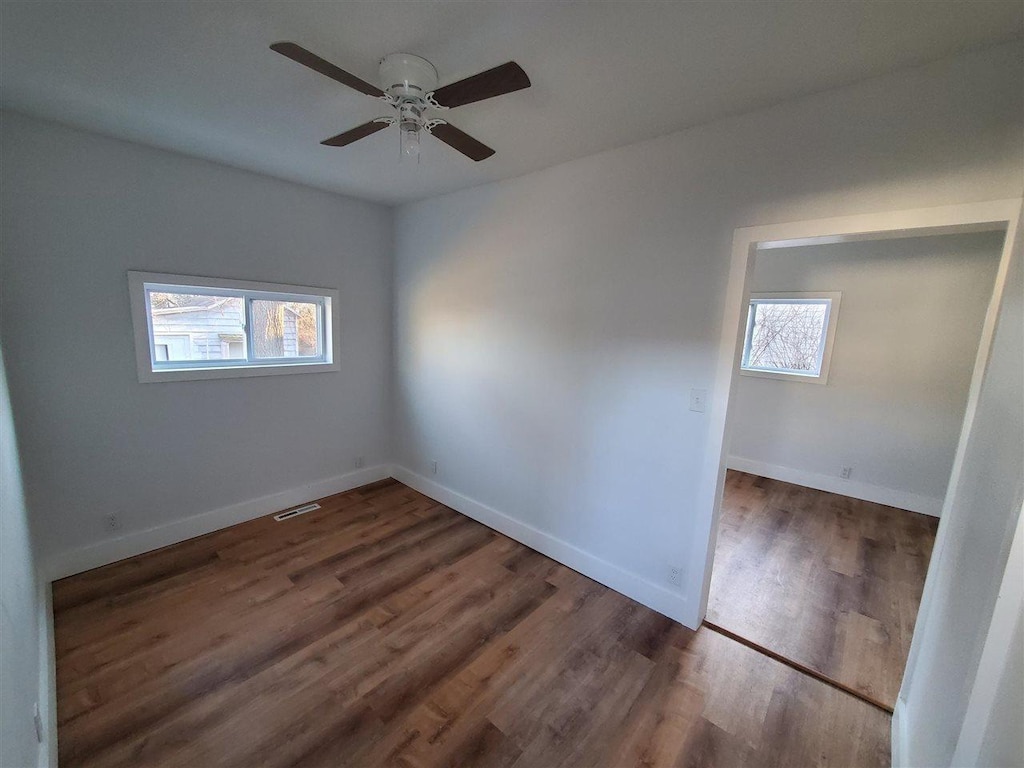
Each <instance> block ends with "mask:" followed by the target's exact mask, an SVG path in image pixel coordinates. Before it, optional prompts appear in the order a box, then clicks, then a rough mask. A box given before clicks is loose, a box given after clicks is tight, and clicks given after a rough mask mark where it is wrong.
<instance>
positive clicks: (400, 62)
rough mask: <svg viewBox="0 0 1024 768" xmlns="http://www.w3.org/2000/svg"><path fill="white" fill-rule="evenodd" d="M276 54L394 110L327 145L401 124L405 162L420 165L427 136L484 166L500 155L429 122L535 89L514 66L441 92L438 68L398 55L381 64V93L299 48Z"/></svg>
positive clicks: (443, 123)
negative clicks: (439, 113) (433, 112)
mask: <svg viewBox="0 0 1024 768" xmlns="http://www.w3.org/2000/svg"><path fill="white" fill-rule="evenodd" d="M270 49H271V50H272V51H274V52H276V53H279V54H281V55H282V56H286V57H287V58H289V59H291V60H292V61H294V62H296V63H298V64H301V65H302V66H304V67H308V68H309V69H312V70H313V71H315V72H319V73H320V74H322V75H325V76H327V77H329V78H331V79H332V80H336V81H338V82H339V83H341V84H342V85H347V86H348V87H349V88H352V89H353V90H356V91H359V92H360V93H364V94H366V95H367V96H372V97H373V98H375V99H380V100H381V101H383V102H384V103H386V104H387V105H388V106H389V107H391V108H392V109H393V110H394V111H393V113H392V115H384V116H381V117H376V118H374V119H373V120H371V121H370V122H368V123H364V124H363V125H359V126H356V127H355V128H350V129H349V130H347V131H344V132H342V133H339V134H337V135H336V136H331V137H330V138H328V139H325V140H324V141H322V142H320V143H321V144H323V145H324V146H328V147H345V146H348V145H349V144H351V143H353V142H355V141H359V140H360V139H364V138H366V137H367V136H371V135H373V134H375V133H377V131H381V130H384V129H385V128H387V127H388V126H390V125H395V124H397V125H398V127H399V142H400V143H399V148H400V155H399V157H400V158H409V159H412V158H415V159H416V162H417V163H419V155H420V136H421V135H422V134H423V133H424V132H425V133H429V134H431V135H432V136H434V137H435V138H437V139H438V140H440V141H442V142H444V143H445V144H447V145H448V146H449V147H451V148H452V149H454V150H456V151H457V152H461V153H462V154H463V155H465V156H466V157H468V158H469V159H470V160H474V161H477V162H479V161H480V160H486V159H487V158H488V157H490V156H491V155H493V154H494V150H493V149H491V148H490V147H488V146H487V145H486V144H483V143H481V142H479V141H477V140H476V139H474V138H473V137H472V136H470V135H469V134H467V133H465V132H464V131H460V130H459V129H458V128H456V127H455V126H454V125H452V124H451V123H449V122H448V121H447V120H443V119H441V118H431V117H429V114H430V111H431V110H438V111H444V110H448V109H452V108H454V107H459V106H462V105H464V104H473V103H475V102H478V101H483V100H485V99H492V98H494V97H495V96H501V95H503V94H506V93H512V92H514V91H518V90H521V89H523V88H529V87H530V78H529V77H527V76H526V73H525V72H524V71H523V68H522V67H520V66H519V65H518V64H516V63H515V62H514V61H508V62H505V63H504V64H500V65H498V66H497V67H491V68H490V69H488V70H485V71H483V72H478V73H477V74H475V75H471V76H470V77H465V78H463V79H461V80H456V81H455V82H454V83H448V84H447V85H445V86H444V87H443V88H440V89H438V87H437V85H438V78H437V70H436V69H435V68H434V65H433V64H431V63H430V62H429V61H427V60H426V59H424V58H423V57H421V56H414V55H413V54H411V53H392V54H388V55H387V56H385V57H384V58H383V59H381V60H380V67H379V75H380V83H381V87H380V88H378V87H377V86H375V85H373V84H371V83H368V82H366V81H365V80H363V79H362V78H360V77H357V76H356V75H353V74H352V73H351V72H346V71H345V70H343V69H342V68H341V67H338V66H337V65H335V64H332V63H331V62H329V61H327V60H325V59H322V58H320V57H319V56H317V55H316V54H315V53H313V52H312V51H308V50H306V49H305V48H303V47H302V46H301V45H299V44H297V43H292V42H288V41H282V42H278V43H273V44H272V45H271V46H270Z"/></svg>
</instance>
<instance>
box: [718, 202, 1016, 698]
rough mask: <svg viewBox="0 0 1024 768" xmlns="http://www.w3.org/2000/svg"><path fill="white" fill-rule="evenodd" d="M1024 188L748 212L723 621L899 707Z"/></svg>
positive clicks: (741, 254) (738, 307) (721, 436)
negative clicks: (753, 216) (912, 203)
mask: <svg viewBox="0 0 1024 768" xmlns="http://www.w3.org/2000/svg"><path fill="white" fill-rule="evenodd" d="M1019 207H1020V203H1019V201H1000V202H995V203H988V204H975V205H967V206H950V207H948V208H941V209H925V210H919V211H907V212H900V213H895V214H888V215H885V216H877V217H872V216H863V217H845V218H843V219H832V220H822V221H818V222H802V223H797V224H786V225H770V226H766V227H754V228H747V229H743V230H737V233H736V239H735V241H734V254H733V268H732V273H731V276H730V284H729V294H728V299H727V311H726V323H725V325H724V327H723V341H722V349H721V354H720V361H719V370H718V374H719V376H718V378H717V384H716V389H715V395H714V399H713V403H715V404H717V405H718V406H719V407H718V408H717V410H716V409H713V411H712V413H713V416H712V425H711V426H712V433H711V435H712V441H713V442H714V441H716V440H720V442H719V443H717V444H716V445H714V446H713V447H714V448H715V450H713V451H712V454H713V455H712V457H711V458H710V459H709V466H708V467H707V471H706V481H707V489H706V490H707V493H708V495H709V507H710V508H712V509H713V510H714V514H713V516H711V519H710V521H709V530H708V539H707V545H708V548H707V552H706V560H705V562H706V568H705V571H704V574H703V576H704V580H703V583H702V584H701V588H702V592H701V594H702V602H701V609H702V610H701V618H702V619H703V620H704V621H705V623H707V624H708V625H710V626H711V628H713V629H716V630H718V631H721V632H723V633H725V634H728V635H730V636H732V637H734V638H735V639H738V640H740V641H741V642H745V643H747V644H748V645H751V646H753V647H756V648H758V649H759V650H762V651H763V652H766V653H768V654H769V655H771V656H774V657H776V658H778V659H780V660H782V661H784V662H786V663H788V664H789V665H790V666H793V667H795V668H798V669H800V670H801V671H803V672H805V673H807V674H810V675H813V676H815V677H818V678H819V679H822V680H824V681H825V682H828V683H830V684H832V685H834V686H835V687H838V688H841V689H842V690H845V691H847V692H848V693H850V694H852V695H855V696H857V697H858V698H861V699H863V700H865V701H868V702H870V703H872V704H874V705H875V706H876V707H879V708H881V709H885V710H887V711H889V712H892V711H893V709H894V707H895V705H896V702H897V699H898V695H899V691H900V686H901V683H902V679H903V675H904V666H905V664H906V662H907V658H908V654H909V652H910V646H911V638H912V635H913V631H914V627H915V622H916V619H917V616H918V613H919V605H920V603H921V600H922V595H924V599H925V600H927V579H926V574H927V572H928V564H929V556H930V555H931V552H932V548H933V546H941V543H942V536H943V531H944V529H945V528H947V527H948V526H947V521H946V517H947V516H948V515H949V513H950V509H949V507H950V505H949V504H948V503H947V500H948V499H950V498H952V496H953V492H954V490H955V488H956V485H957V482H958V477H959V469H960V466H959V465H960V461H961V458H962V454H963V450H964V446H965V441H966V437H967V435H968V434H969V432H970V426H971V421H972V418H973V412H974V408H975V407H976V404H977V397H978V391H979V388H980V382H981V379H982V377H983V375H984V370H985V363H986V362H987V359H988V354H989V348H990V346H991V342H992V336H993V333H994V326H995V317H996V315H997V313H998V309H999V305H1000V301H1001V298H1002V289H1003V284H1004V283H1005V277H1006V270H1007V267H1008V263H1009V254H1010V241H1011V240H1012V234H1013V233H1012V229H1013V227H1014V226H1015V223H1016V220H1017V216H1018V211H1019ZM1008 235H1009V236H1008ZM719 430H720V431H719ZM922 610H923V609H922Z"/></svg>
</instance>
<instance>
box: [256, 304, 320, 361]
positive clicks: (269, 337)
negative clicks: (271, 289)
mask: <svg viewBox="0 0 1024 768" xmlns="http://www.w3.org/2000/svg"><path fill="white" fill-rule="evenodd" d="M320 337H321V333H320V305H319V304H314V303H312V302H302V301H269V300H265V299H254V300H253V302H252V350H253V355H254V356H255V357H256V358H260V359H266V358H276V357H319V356H320V354H321V351H320Z"/></svg>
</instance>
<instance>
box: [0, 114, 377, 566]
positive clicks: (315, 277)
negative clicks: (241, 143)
mask: <svg viewBox="0 0 1024 768" xmlns="http://www.w3.org/2000/svg"><path fill="white" fill-rule="evenodd" d="M2 131H3V134H2V141H3V144H2V152H3V154H2V162H3V174H4V184H3V190H2V195H3V197H2V209H3V220H2V230H0V235H2V240H3V265H2V268H3V287H2V291H3V293H2V300H3V327H2V332H3V344H4V349H5V351H6V353H7V355H8V366H9V368H8V373H9V376H10V389H11V400H12V403H13V406H14V415H15V422H16V424H17V427H18V432H19V438H20V441H21V445H22V466H23V470H24V477H25V491H26V497H27V500H28V504H29V508H30V509H31V510H33V514H34V515H35V516H36V517H37V518H38V521H39V527H38V531H39V542H38V543H39V546H40V548H41V555H42V556H43V557H45V558H46V559H47V561H48V562H53V563H54V564H55V565H54V567H55V568H56V572H58V573H60V572H62V571H63V572H66V571H68V570H79V569H81V568H82V567H87V566H88V565H96V564H98V563H97V562H89V558H85V559H84V560H83V559H82V558H77V559H76V557H74V556H72V553H74V552H76V551H79V550H80V548H82V547H85V546H87V545H90V544H95V543H98V542H103V541H105V540H109V539H110V537H111V535H110V534H109V533H108V532H106V531H105V530H104V525H103V518H104V516H105V515H106V514H108V513H112V512H113V513H117V514H118V515H120V516H121V519H122V521H123V529H122V531H121V533H122V534H126V535H127V536H128V540H129V542H128V544H126V545H124V546H122V547H120V548H117V547H115V548H113V549H111V548H109V547H107V548H104V547H102V546H101V547H100V549H101V550H102V551H100V552H99V553H98V554H95V553H94V554H95V557H94V559H95V558H99V559H101V560H102V559H116V558H117V557H118V556H124V555H126V554H131V553H132V552H131V549H132V548H136V549H137V548H138V547H139V546H141V547H142V548H143V549H145V548H149V547H151V546H157V545H160V544H164V543H169V542H168V540H167V539H168V538H170V539H171V540H174V539H176V538H184V537H187V536H188V535H195V533H197V532H201V531H200V530H199V528H197V527H196V526H195V525H189V524H185V525H179V526H177V527H175V526H173V525H172V526H171V528H164V529H160V530H165V531H168V533H167V534H166V535H164V536H148V535H147V536H142V537H141V538H136V539H132V536H133V535H136V536H137V535H139V532H141V531H145V530H147V529H152V528H153V527H158V526H168V525H169V524H173V523H175V522H178V523H180V522H181V521H182V520H185V519H190V516H193V515H197V514H199V513H205V512H208V511H210V510H219V509H222V508H225V507H228V508H229V510H233V511H232V512H231V514H227V515H220V516H216V515H215V516H214V517H215V518H216V519H215V520H213V521H212V523H211V522H210V521H207V523H206V525H207V527H209V525H213V527H217V525H223V524H226V523H227V522H231V521H233V518H232V515H235V516H237V515H238V514H240V513H239V511H238V509H237V508H235V507H231V505H235V504H238V503H241V502H247V501H249V500H252V499H258V498H261V497H265V496H267V495H268V494H277V493H279V492H281V491H285V490H287V489H292V488H296V487H300V490H299V491H298V493H297V497H296V498H291V497H289V499H288V500H282V499H281V497H275V498H276V499H277V502H274V503H277V504H278V506H277V507H274V506H273V505H272V504H271V506H270V509H262V510H260V511H263V512H269V511H273V509H275V508H280V507H282V506H287V505H288V504H289V503H297V502H298V501H301V500H303V499H302V498H301V497H302V491H301V487H302V486H308V484H311V483H315V482H316V481H320V480H324V479H327V478H337V477H338V476H341V475H344V474H345V473H348V472H351V471H352V469H353V465H354V459H355V457H357V456H363V457H364V458H365V463H366V466H367V467H372V466H374V465H380V464H383V463H385V462H387V461H388V460H389V458H390V457H389V437H388V420H389V415H388V410H389V407H390V396H389V381H390V365H391V360H390V351H389V350H390V317H391V308H390V300H391V291H390V282H391V264H390V254H391V250H392V246H391V242H392V213H391V211H390V209H387V208H384V207H381V206H377V205H372V204H369V203H363V202H359V201H355V200H350V199H347V198H344V197H340V196H338V195H335V194H330V193H326V192H320V191H317V190H313V189H310V188H308V187H302V186H298V185H294V184H290V183H287V182H282V181H278V180H275V179H270V178H267V177H263V176H259V175H256V174H252V173H248V172H244V171H239V170H236V169H232V168H227V167H224V166H219V165H215V164H212V163H209V162H205V161H201V160H196V159H192V158H188V157H185V156H182V155H177V154H173V153H170V152H164V151H161V150H156V149H151V148H148V147H143V146H139V145H135V144H129V143H126V142H121V141H116V140H112V139H108V138H103V137H100V136H97V135H94V134H89V133H84V132H81V131H77V130H72V129H69V128H65V127H61V126H58V125H56V124H53V123H48V122H41V121H37V120H33V119H29V118H26V117H23V116H20V115H17V114H11V113H7V114H5V115H4V116H3V123H2ZM129 269H139V270H149V271H155V272H169V273H175V274H185V275H189V274H194V275H203V276H213V277H226V278H240V279H246V280H257V281H265V282H276V283H292V284H298V285H313V286H324V287H329V288H337V289H339V290H340V294H341V300H340V306H339V312H340V314H341V371H340V372H329V373H317V374H301V375H295V376H268V377H257V378H243V379H223V380H215V381H191V382H170V383H156V384H140V383H139V382H138V380H137V377H136V371H135V355H134V347H133V337H132V326H131V319H130V316H129V300H128V283H127V277H126V271H127V270H129ZM362 477H364V476H362V475H360V476H357V477H356V478H355V479H356V480H358V479H360V478H362ZM371 479H372V478H371ZM336 486H337V484H335V486H332V485H331V483H327V484H323V483H321V484H320V485H319V486H317V490H322V489H323V488H325V487H336ZM316 492H317V491H312V493H316ZM317 495H322V493H317ZM251 509H252V508H250V507H246V508H245V510H242V511H243V512H245V511H246V510H251ZM140 542H141V543H140ZM90 557H92V556H90Z"/></svg>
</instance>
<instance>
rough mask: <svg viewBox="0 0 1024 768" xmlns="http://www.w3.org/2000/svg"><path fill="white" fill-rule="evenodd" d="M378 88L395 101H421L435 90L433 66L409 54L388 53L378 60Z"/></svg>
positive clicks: (435, 77) (434, 70)
mask: <svg viewBox="0 0 1024 768" xmlns="http://www.w3.org/2000/svg"><path fill="white" fill-rule="evenodd" d="M380 87H381V89H382V90H383V91H385V92H386V93H388V94H389V95H390V96H393V97H394V98H396V99H399V100H404V99H423V98H424V97H426V95H427V94H428V93H430V92H431V91H435V90H437V70H436V69H435V68H434V65H433V64H431V63H430V62H429V61H427V60H426V59H424V58H422V57H420V56H414V55H413V54H411V53H389V54H388V55H387V56H385V57H384V58H383V59H381V60H380Z"/></svg>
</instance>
